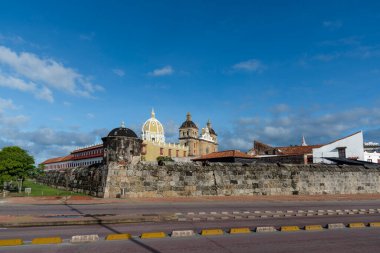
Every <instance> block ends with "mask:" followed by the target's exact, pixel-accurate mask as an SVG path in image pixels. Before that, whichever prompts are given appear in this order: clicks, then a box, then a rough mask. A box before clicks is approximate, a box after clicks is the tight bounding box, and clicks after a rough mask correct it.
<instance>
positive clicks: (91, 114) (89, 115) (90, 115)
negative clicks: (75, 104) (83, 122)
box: [86, 113, 95, 119]
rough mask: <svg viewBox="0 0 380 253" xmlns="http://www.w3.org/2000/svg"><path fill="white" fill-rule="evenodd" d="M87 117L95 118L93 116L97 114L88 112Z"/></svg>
mask: <svg viewBox="0 0 380 253" xmlns="http://www.w3.org/2000/svg"><path fill="white" fill-rule="evenodd" d="M86 118H88V119H93V118H95V115H94V114H93V113H87V114H86Z"/></svg>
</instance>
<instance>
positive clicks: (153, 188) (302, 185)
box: [45, 163, 380, 197]
mask: <svg viewBox="0 0 380 253" xmlns="http://www.w3.org/2000/svg"><path fill="white" fill-rule="evenodd" d="M114 166H116V165H114ZM114 166H113V167H114ZM104 171H106V170H105V169H104V168H103V167H98V168H92V169H90V168H83V169H74V170H68V171H67V172H66V174H68V175H69V176H64V175H62V174H65V173H64V172H61V173H58V172H53V173H48V176H47V177H46V178H45V182H47V183H49V184H53V185H59V186H61V187H65V186H66V181H65V180H67V179H69V180H70V181H69V182H68V185H69V188H70V189H73V190H74V191H84V192H86V193H89V194H91V195H94V196H100V197H101V196H103V193H104V191H105V190H106V189H105V188H107V190H106V191H107V192H108V193H109V195H108V196H109V197H161V196H205V195H221V196H228V195H292V194H302V195H313V194H357V193H380V168H371V169H366V168H364V167H362V166H336V165H321V164H318V165H316V164H315V165H281V164H250V165H241V164H211V165H210V166H201V165H197V164H189V163H187V164H185V163H184V164H176V163H173V164H167V165H165V166H157V165H152V164H143V163H138V164H135V165H126V164H119V165H117V168H113V169H112V170H109V175H108V176H107V177H106V178H107V180H106V181H107V186H105V184H106V183H102V182H105V180H104V178H105V175H103V174H104ZM108 196H106V197H108Z"/></svg>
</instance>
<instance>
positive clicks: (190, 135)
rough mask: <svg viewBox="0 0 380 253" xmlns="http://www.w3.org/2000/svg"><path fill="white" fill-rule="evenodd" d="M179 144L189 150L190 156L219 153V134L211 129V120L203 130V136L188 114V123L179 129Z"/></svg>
mask: <svg viewBox="0 0 380 253" xmlns="http://www.w3.org/2000/svg"><path fill="white" fill-rule="evenodd" d="M179 143H180V144H182V145H184V146H185V147H188V148H189V156H201V155H206V154H209V153H212V152H217V151H218V139H217V134H216V133H215V131H214V129H212V127H211V122H210V120H209V121H208V122H207V124H206V126H205V127H204V128H202V130H201V134H199V129H198V127H197V125H196V124H195V123H194V122H193V121H192V119H191V114H190V113H189V112H188V113H187V115H186V121H185V122H183V123H182V125H181V127H180V128H179Z"/></svg>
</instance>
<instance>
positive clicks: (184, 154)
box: [183, 151, 380, 161]
mask: <svg viewBox="0 0 380 253" xmlns="http://www.w3.org/2000/svg"><path fill="white" fill-rule="evenodd" d="M183 156H184V157H186V151H183ZM379 161H380V160H379Z"/></svg>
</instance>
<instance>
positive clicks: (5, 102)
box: [0, 98, 17, 112]
mask: <svg viewBox="0 0 380 253" xmlns="http://www.w3.org/2000/svg"><path fill="white" fill-rule="evenodd" d="M16 108H17V107H16V106H15V105H14V104H13V101H12V99H3V98H0V112H3V111H4V110H14V109H16Z"/></svg>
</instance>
